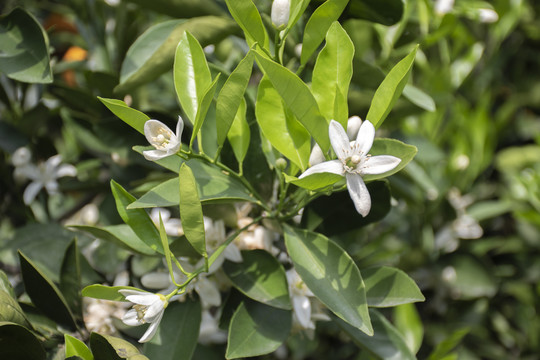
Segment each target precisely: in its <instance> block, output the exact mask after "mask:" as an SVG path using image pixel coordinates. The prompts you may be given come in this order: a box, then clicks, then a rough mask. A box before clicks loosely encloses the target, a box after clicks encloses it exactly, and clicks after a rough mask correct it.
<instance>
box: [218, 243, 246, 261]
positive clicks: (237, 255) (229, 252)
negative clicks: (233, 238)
mask: <svg viewBox="0 0 540 360" xmlns="http://www.w3.org/2000/svg"><path fill="white" fill-rule="evenodd" d="M223 255H224V256H225V259H227V260H229V261H232V262H235V263H240V262H242V261H243V259H242V253H241V252H240V249H239V248H238V247H237V246H236V245H234V244H232V243H231V244H229V245H228V246H227V247H226V248H225V251H223Z"/></svg>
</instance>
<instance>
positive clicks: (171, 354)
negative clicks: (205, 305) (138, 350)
mask: <svg viewBox="0 0 540 360" xmlns="http://www.w3.org/2000/svg"><path fill="white" fill-rule="evenodd" d="M200 323H201V303H200V301H194V300H186V301H184V302H178V301H176V302H173V303H170V304H169V306H167V309H165V314H163V319H162V320H161V323H160V324H159V330H158V332H157V333H156V336H155V337H154V338H153V339H152V340H151V341H150V342H148V343H146V344H145V345H144V349H143V352H144V354H145V355H146V356H148V357H149V358H150V359H159V360H189V359H191V357H192V355H193V352H194V350H195V346H196V345H197V339H198V337H199V325H200Z"/></svg>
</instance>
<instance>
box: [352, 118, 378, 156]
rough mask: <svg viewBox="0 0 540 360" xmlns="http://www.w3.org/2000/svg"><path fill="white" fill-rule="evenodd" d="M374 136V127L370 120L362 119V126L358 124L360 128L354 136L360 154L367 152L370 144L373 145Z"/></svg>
mask: <svg viewBox="0 0 540 360" xmlns="http://www.w3.org/2000/svg"><path fill="white" fill-rule="evenodd" d="M374 138H375V127H374V126H373V124H372V123H371V122H370V121H368V120H366V121H364V122H363V123H362V126H360V130H358V135H357V136H356V143H357V144H358V147H359V150H360V154H363V155H367V154H368V152H369V150H370V149H371V146H372V145H373V139H374Z"/></svg>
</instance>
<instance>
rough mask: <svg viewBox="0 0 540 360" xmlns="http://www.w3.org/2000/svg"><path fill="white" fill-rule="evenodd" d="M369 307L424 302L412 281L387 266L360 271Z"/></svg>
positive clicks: (422, 296) (399, 271)
mask: <svg viewBox="0 0 540 360" xmlns="http://www.w3.org/2000/svg"><path fill="white" fill-rule="evenodd" d="M362 277H363V278H364V283H365V284H366V297H367V302H368V305H369V306H372V307H391V306H396V305H402V304H407V303H413V302H417V301H424V300H425V298H424V295H422V293H421V292H420V289H418V286H417V285H416V284H415V282H414V280H413V279H411V278H410V277H409V276H408V275H407V274H405V273H404V272H403V271H401V270H399V269H396V268H391V267H387V266H382V267H377V268H369V269H364V270H362Z"/></svg>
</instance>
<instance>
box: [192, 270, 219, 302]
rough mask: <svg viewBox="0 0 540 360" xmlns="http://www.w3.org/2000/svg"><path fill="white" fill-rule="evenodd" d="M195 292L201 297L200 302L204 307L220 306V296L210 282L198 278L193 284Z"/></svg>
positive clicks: (214, 285)
mask: <svg viewBox="0 0 540 360" xmlns="http://www.w3.org/2000/svg"><path fill="white" fill-rule="evenodd" d="M195 290H197V294H199V296H200V297H201V302H202V303H203V305H204V306H219V305H221V295H220V293H219V290H218V288H217V285H216V284H215V283H213V282H212V281H210V280H208V279H206V278H204V277H200V278H199V280H198V281H197V283H196V284H195Z"/></svg>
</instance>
